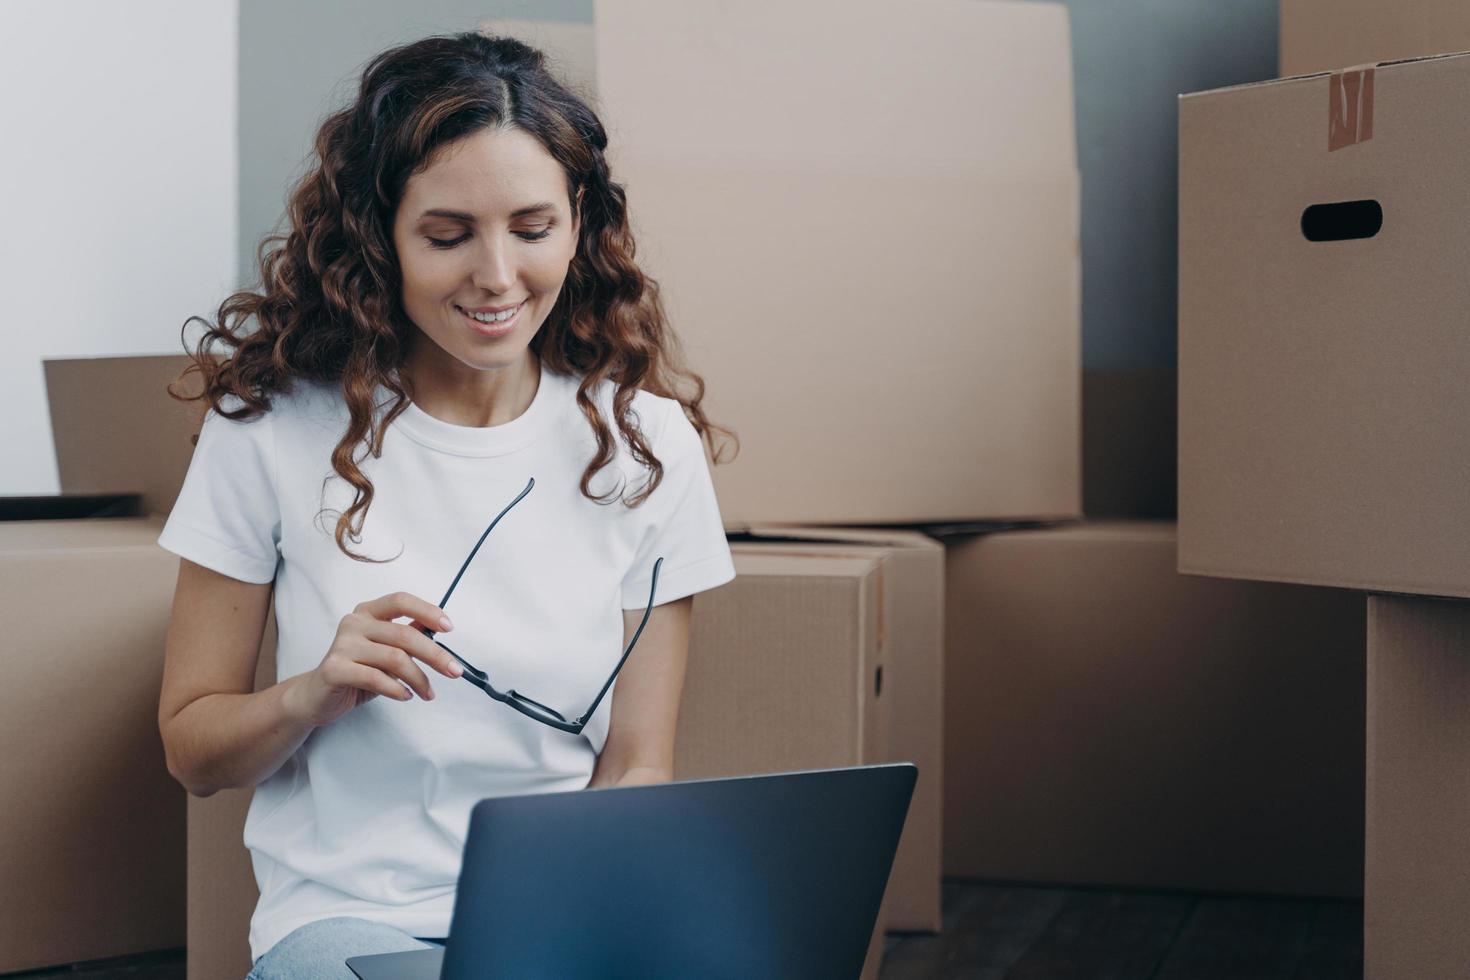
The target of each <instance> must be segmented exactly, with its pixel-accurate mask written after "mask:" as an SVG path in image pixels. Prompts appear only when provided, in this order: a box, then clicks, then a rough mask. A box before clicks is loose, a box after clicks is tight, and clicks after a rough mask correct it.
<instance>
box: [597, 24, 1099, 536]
mask: <svg viewBox="0 0 1470 980" xmlns="http://www.w3.org/2000/svg"><path fill="white" fill-rule="evenodd" d="M595 18H596V33H597V38H596V40H597V53H596V61H597V79H598V81H597V89H598V96H599V99H600V101H601V105H600V109H601V111H602V113H603V117H604V121H605V122H606V123H607V125H608V129H609V139H610V144H609V149H608V155H609V159H610V163H611V166H612V172H613V174H614V175H615V179H616V180H617V181H618V182H619V183H622V184H624V185H625V187H626V192H627V197H628V210H629V215H630V220H631V222H632V227H633V232H634V235H635V237H636V239H637V242H638V248H639V252H638V258H639V262H640V264H641V265H643V267H644V268H645V269H646V270H647V271H648V272H649V274H650V275H652V276H653V278H654V279H656V280H657V282H658V284H659V287H660V296H661V298H662V302H663V304H664V306H665V308H666V310H667V311H668V313H669V316H670V318H671V320H672V322H673V325H674V327H675V329H676V330H677V331H678V333H679V335H680V338H681V341H682V343H683V347H684V350H685V353H686V354H687V355H688V358H689V361H690V363H691V365H692V366H693V367H694V368H695V369H696V370H697V371H699V372H700V373H701V374H703V376H704V378H705V380H706V382H707V383H708V398H707V399H706V402H705V406H706V408H707V409H708V411H709V413H710V416H711V418H713V419H714V420H716V421H717V422H720V423H721V424H724V425H727V426H729V427H731V428H733V429H734V430H735V431H736V432H737V433H738V434H739V436H740V439H741V449H740V454H739V456H738V457H737V458H735V459H734V460H733V462H731V463H730V465H728V466H720V467H717V468H716V470H715V471H714V479H715V485H716V490H717V493H718V494H719V498H720V506H721V510H722V513H723V514H724V516H725V518H726V519H727V520H729V521H732V522H736V523H740V524H749V523H762V522H780V523H818V524H908V523H926V522H946V521H954V520H972V519H1011V518H1025V519H1031V518H1054V517H1063V518H1065V517H1075V516H1077V515H1079V514H1080V512H1081V511H1080V508H1081V499H1080V498H1081V481H1080V458H1081V454H1080V449H1079V430H1080V421H1079V420H1080V410H1079V393H1080V386H1081V378H1080V360H1081V357H1080V327H1079V322H1080V321H1079V294H1080V260H1079V246H1078V233H1079V178H1078V171H1077V154H1076V137H1075V128H1074V124H1073V111H1072V106H1073V95H1072V71H1071V59H1070V46H1069V34H1068V22H1067V13H1066V9H1065V8H1064V7H1062V6H1061V5H1060V4H1053V3H1029V2H1026V3H1015V2H979V0H921V2H917V3H907V4H903V5H901V6H895V5H893V4H891V3H888V2H885V0H861V2H847V0H844V2H841V3H837V2H831V0H828V2H822V3H815V4H812V3H807V4H789V3H783V2H780V0H760V2H755V3H742V4H738V5H731V4H720V3H716V2H714V0H696V2H692V3H691V2H687V0H599V2H598V3H596V4H595ZM834 32H836V33H834ZM839 34H840V40H837V36H838V35H839ZM957 96H959V98H960V99H961V101H960V102H959V103H957V102H956V97H957ZM957 104H960V105H963V107H964V109H963V111H961V112H956V111H955V106H956V105H957Z"/></svg>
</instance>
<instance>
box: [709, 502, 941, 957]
mask: <svg viewBox="0 0 1470 980" xmlns="http://www.w3.org/2000/svg"><path fill="white" fill-rule="evenodd" d="M732 540H733V541H740V542H743V541H747V540H748V541H752V542H755V543H758V544H760V545H761V546H762V549H761V551H762V553H763V554H783V555H808V556H813V557H821V556H834V555H836V556H857V557H866V558H871V559H875V560H879V561H881V562H882V563H883V574H882V591H883V595H882V599H881V601H882V609H881V613H882V614H881V616H880V617H879V646H880V648H881V651H880V659H881V670H882V674H881V677H875V679H874V683H875V685H876V686H878V687H880V688H881V693H882V694H883V696H884V697H886V698H887V699H888V704H887V707H886V714H887V729H888V735H887V756H886V759H887V760H888V761H891V762H912V763H914V764H915V765H916V766H917V767H918V770H919V777H918V781H917V783H916V785H915V787H914V795H913V799H912V801H911V802H910V804H909V810H908V818H907V820H906V822H905V823H904V828H903V837H902V839H901V840H900V841H899V845H898V853H897V855H896V856H895V857H894V861H893V872H892V874H891V876H890V877H889V882H888V894H887V896H886V899H887V904H886V906H885V910H884V919H885V922H886V925H887V928H888V930H889V931H890V932H924V933H937V932H939V931H940V930H941V929H942V927H943V909H942V900H941V891H940V880H941V878H942V876H943V869H942V866H941V841H942V839H943V832H942V799H943V786H944V774H943V768H944V765H943V762H944V548H943V546H941V545H940V544H939V543H938V542H937V541H935V540H934V539H933V538H930V537H928V536H927V535H924V534H920V533H919V532H917V531H911V530H904V529H897V528H841V527H794V526H777V525H756V526H753V527H749V528H745V529H744V530H743V531H741V532H739V533H737V534H735V535H734V536H733V537H732Z"/></svg>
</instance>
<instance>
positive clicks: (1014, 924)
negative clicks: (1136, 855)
mask: <svg viewBox="0 0 1470 980" xmlns="http://www.w3.org/2000/svg"><path fill="white" fill-rule="evenodd" d="M881 976H882V980H939V978H944V980H949V978H959V977H964V978H967V980H1001V978H1002V977H1004V978H1006V980H1074V978H1075V980H1133V978H1137V980H1327V978H1333V980H1338V978H1352V980H1360V978H1361V977H1362V976H1363V903H1362V902H1361V901H1334V900H1314V899H1273V898H1257V897H1217V896H1210V895H1191V894H1184V893H1168V892H1142V891H1106V890H1100V889H1076V888H1061V887H1057V888H1047V887H1037V886H1031V885H1002V884H980V883H961V882H951V881H947V882H945V884H944V932H943V933H942V934H940V935H938V936H903V937H896V936H893V935H890V936H889V937H888V942H887V945H886V947H885V949H884V955H883V969H882V974H881Z"/></svg>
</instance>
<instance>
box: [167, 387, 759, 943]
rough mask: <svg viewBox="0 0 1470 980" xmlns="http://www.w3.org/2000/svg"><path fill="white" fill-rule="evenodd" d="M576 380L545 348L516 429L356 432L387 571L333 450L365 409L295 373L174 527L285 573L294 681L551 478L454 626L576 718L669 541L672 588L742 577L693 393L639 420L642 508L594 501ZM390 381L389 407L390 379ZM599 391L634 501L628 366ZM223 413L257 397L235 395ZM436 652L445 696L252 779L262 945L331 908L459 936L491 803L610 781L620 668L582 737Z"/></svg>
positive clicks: (535, 693)
mask: <svg viewBox="0 0 1470 980" xmlns="http://www.w3.org/2000/svg"><path fill="white" fill-rule="evenodd" d="M579 380H580V379H579V378H576V377H571V376H558V375H555V374H552V373H551V372H550V370H549V369H548V368H547V367H546V366H545V364H544V362H543V364H542V368H541V380H540V384H539V387H538V388H537V391H536V394H535V397H534V399H533V401H532V403H531V405H530V407H529V408H528V409H527V410H526V411H525V412H524V413H523V414H522V415H520V416H519V417H518V418H516V419H513V420H512V421H510V422H507V423H505V424H504V425H497V426H490V427H486V428H477V427H472V426H461V425H454V424H451V423H448V422H445V421H442V420H440V419H437V418H435V417H433V416H431V415H429V414H427V413H425V412H424V411H423V410H422V409H420V408H419V407H418V406H416V405H413V404H412V403H410V404H409V406H408V408H407V410H406V411H405V412H404V413H403V414H402V415H400V416H399V417H398V418H397V419H396V420H395V421H394V422H393V424H392V425H391V426H390V427H389V429H388V431H387V433H385V436H384V441H383V454H382V456H381V457H379V458H373V456H372V455H371V453H369V452H368V451H367V449H366V446H365V445H363V444H359V446H358V447H356V448H355V449H354V458H358V457H361V458H360V459H359V462H358V465H359V467H360V468H361V469H362V471H363V473H364V475H365V476H366V477H367V478H368V479H369V480H370V481H371V482H372V484H373V487H374V490H375V495H374V497H373V500H372V503H371V505H370V506H369V508H368V511H367V516H366V520H365V522H364V524H363V528H362V537H361V540H360V541H358V542H353V541H352V540H350V539H348V540H347V545H348V547H349V548H351V550H353V551H354V552H356V553H358V554H365V555H368V556H370V557H372V558H377V559H393V560H392V561H388V562H386V563H382V564H369V563H365V562H360V561H355V560H353V559H351V558H349V557H347V556H346V555H344V554H343V553H342V552H341V550H339V549H338V547H337V543H336V541H335V540H334V537H333V532H334V529H335V524H336V518H337V512H338V511H341V512H345V511H346V509H347V508H348V507H349V506H350V505H351V502H352V499H353V491H352V488H351V487H350V486H348V485H347V483H346V482H345V481H344V480H342V479H341V478H340V477H338V476H337V475H336V474H335V472H334V471H333V470H332V468H331V463H330V456H331V451H332V449H333V447H334V446H335V445H336V443H337V441H338V440H339V439H340V438H341V436H342V434H343V433H345V432H346V426H347V420H348V416H347V408H346V403H345V401H344V400H343V397H342V395H341V392H340V390H338V388H337V386H336V385H334V384H322V383H317V382H310V381H304V380H298V381H297V382H296V383H295V385H294V387H293V389H292V390H291V391H290V392H288V393H285V394H280V395H276V396H274V398H273V400H272V408H271V410H270V411H269V412H267V413H266V414H265V415H264V416H260V417H257V418H255V419H253V420H250V421H242V422H234V421H231V420H229V419H227V418H225V417H223V416H221V415H219V414H217V413H216V412H214V411H213V410H210V411H209V412H207V413H206V417H205V421H204V424H203V428H202V430H201V432H200V435H199V441H198V445H197V446H196V447H195V450H194V457H193V460H192V462H191V463H190V465H189V470H188V474H187V476H186V477H185V480H184V484H183V487H182V489H181V490H180V493H179V497H178V501H177V503H176V504H175V505H174V509H173V511H172V513H171V514H170V515H169V518H168V521H167V523H166V525H165V526H164V529H163V532H162V534H161V535H160V536H159V539H158V543H159V545H161V546H162V547H164V548H166V549H168V550H169V551H171V552H174V553H175V554H178V555H181V556H183V557H185V558H188V559H189V560H191V561H194V562H197V563H198V564H200V565H204V566H206V567H209V568H212V569H214V570H215V571H218V572H221V573H223V574H225V575H229V576H231V577H233V578H237V579H241V580H243V581H247V582H257V583H263V582H270V581H272V579H274V582H275V585H274V597H275V611H276V622H277V626H278V635H279V639H278V645H277V654H276V657H277V678H278V679H285V678H288V677H292V676H295V675H297V674H301V673H304V672H306V671H309V670H312V669H314V668H315V667H316V666H317V665H318V664H320V663H321V661H322V658H323V657H324V656H325V655H326V653H327V650H328V649H329V648H330V646H331V644H332V640H333V638H334V637H335V635H336V632H337V626H338V624H339V622H340V621H341V619H342V617H343V616H344V615H346V614H347V613H349V612H351V611H352V609H353V607H354V606H356V605H357V604H358V603H360V602H362V601H364V600H367V599H372V598H376V597H378V596H381V595H384V594H386V593H389V592H395V591H399V590H402V591H405V592H410V593H413V594H414V595H417V596H419V597H421V598H423V599H425V600H427V601H428V602H430V603H433V604H436V605H437V604H439V603H440V600H441V599H443V597H444V593H445V591H446V590H447V589H448V588H449V586H450V583H451V582H452V581H453V579H454V576H455V574H456V573H457V572H458V571H459V568H460V565H461V564H462V563H463V562H464V560H465V558H466V557H467V556H468V555H469V554H470V551H471V550H472V549H473V548H474V546H475V543H476V542H477V541H478V540H479V539H480V536H481V535H482V534H483V533H484V531H485V528H486V527H487V526H488V525H489V524H490V522H491V521H492V520H493V519H494V518H495V515H496V514H498V513H500V511H501V510H502V509H503V508H504V507H505V506H506V505H507V504H509V503H510V502H511V501H512V500H514V499H515V498H516V495H517V494H519V493H520V492H521V490H523V489H524V488H525V486H526V483H527V480H528V478H532V477H534V478H535V481H536V483H535V487H534V488H533V489H532V490H531V491H530V493H528V494H527V495H526V496H525V497H524V498H523V499H522V500H521V501H520V502H519V503H518V504H516V505H515V507H513V508H512V509H511V510H510V512H509V513H507V514H506V515H505V517H504V518H503V519H502V520H501V521H500V523H499V524H497V525H496V527H495V529H494V530H493V531H491V532H490V534H489V536H488V537H486V538H485V542H484V544H483V545H482V546H481V547H480V550H479V551H478V552H477V553H476V555H475V558H474V560H473V561H472V562H471V563H470V565H469V567H468V568H467V569H466V570H465V573H464V576H463V578H461V579H460V581H459V583H458V584H457V585H456V586H455V588H454V592H453V594H452V595H451V596H450V598H449V600H448V601H447V602H446V603H444V609H445V612H446V613H448V615H449V617H450V618H451V619H452V620H453V622H454V629H453V630H451V631H450V632H448V633H441V634H440V635H439V639H440V640H441V641H442V642H444V643H446V644H447V645H448V646H450V647H451V648H452V649H453V650H454V651H455V652H456V653H458V654H459V655H460V656H462V657H463V658H464V659H466V660H467V661H469V662H470V663H471V664H473V665H475V666H476V667H478V668H480V669H481V670H483V671H485V672H486V673H487V674H488V675H489V677H490V682H491V683H492V684H493V685H495V687H496V688H498V689H499V690H502V691H504V690H506V689H508V688H514V689H515V690H517V691H519V692H520V693H521V694H523V695H525V696H527V697H529V698H533V699H535V700H536V701H539V702H541V703H543V704H546V705H549V706H551V707H553V708H555V709H557V710H558V711H560V712H561V713H562V714H563V715H564V716H566V717H567V718H571V719H574V718H577V717H579V716H580V715H581V714H582V713H583V712H585V711H586V710H587V708H588V706H589V705H590V704H591V703H592V699H593V698H594V697H596V695H597V692H598V690H599V689H600V688H601V686H602V685H603V684H604V683H605V682H606V681H607V676H608V674H609V673H611V671H612V668H613V666H614V665H615V664H616V663H617V661H618V658H619V657H620V656H621V655H622V639H623V610H625V609H635V610H640V611H641V610H642V609H644V608H645V607H646V605H647V603H648V592H649V585H650V580H651V574H652V570H653V565H654V561H655V560H656V559H657V558H659V557H662V558H663V559H664V563H663V566H662V568H661V569H660V572H659V580H658V594H657V595H656V597H655V599H654V602H655V604H662V603H665V602H669V601H672V600H674V599H678V598H682V597H684V596H687V595H691V594H693V593H696V592H701V591H703V590H705V589H710V588H713V587H715V586H718V585H722V584H724V583H725V582H728V581H730V580H731V579H733V578H734V577H735V569H734V564H733V562H732V560H731V556H730V549H729V545H728V544H727V543H726V540H725V535H724V530H723V526H722V523H721V520H720V514H719V509H718V505H717V503H716V500H715V494H714V487H713V484H712V482H711V479H710V473H709V466H708V463H707V461H706V458H705V455H704V448H703V445H702V443H701V442H700V440H699V436H698V433H697V432H696V431H695V429H694V426H693V425H692V424H691V423H690V422H689V420H688V418H687V417H686V416H685V415H684V412H683V410H682V409H681V407H680V405H679V403H678V402H677V401H675V400H673V399H670V398H663V397H660V396H657V395H652V394H650V393H648V392H646V391H641V390H640V391H638V392H636V393H635V395H634V399H633V410H634V412H635V413H636V416H637V419H638V425H639V428H640V429H641V430H642V431H643V433H644V435H645V438H646V439H648V441H649V442H650V444H651V445H652V447H653V450H654V455H655V456H657V457H658V458H659V460H660V461H661V462H662V463H663V465H664V479H663V482H662V484H661V485H660V486H659V487H658V488H657V489H656V490H655V491H654V493H653V494H652V495H651V496H650V497H649V498H648V499H647V500H646V501H645V502H644V503H643V504H642V505H640V506H638V507H635V508H629V507H628V506H627V505H626V504H624V503H622V501H621V500H620V499H616V498H615V499H614V500H613V502H612V503H610V504H606V505H604V504H598V503H596V502H594V501H592V500H590V499H588V498H587V497H586V496H585V495H583V493H582V491H581V489H580V481H581V478H582V473H583V470H584V469H585V467H586V465H587V463H588V462H589V461H590V460H591V459H592V457H593V455H594V453H595V451H596V441H595V437H594V435H593V432H592V428H591V426H590V424H589V423H588V422H587V420H586V418H585V416H583V414H582V412H581V411H580V409H579V408H578V407H577V405H576V402H575V394H576V390H577V384H578V381H579ZM379 395H380V397H379V398H378V400H377V404H378V405H379V406H380V408H379V416H378V417H379V418H381V417H382V415H383V414H386V407H385V406H386V404H387V403H388V402H389V401H390V399H391V397H392V396H391V393H389V392H388V391H387V389H384V388H380V389H379ZM594 402H595V404H597V406H598V408H599V411H600V412H601V413H602V417H603V419H604V420H605V421H607V423H608V425H609V426H610V427H611V431H612V434H613V437H614V442H615V445H616V447H617V451H618V452H617V456H616V457H615V459H614V462H613V463H612V464H611V465H610V466H608V467H606V468H605V469H603V470H601V471H599V472H598V474H597V476H596V477H595V478H594V480H593V483H592V488H591V489H592V490H593V492H594V493H595V494H601V493H602V492H603V491H605V490H608V489H610V488H613V489H615V488H617V487H619V486H620V485H621V486H623V487H624V489H625V490H626V491H627V492H628V493H629V494H630V495H631V494H632V493H634V492H636V491H637V490H638V489H640V488H641V487H642V486H643V481H644V479H645V477H646V474H647V472H648V471H647V468H646V467H644V466H643V465H642V464H640V463H637V462H636V461H635V460H633V459H632V457H631V455H630V454H629V453H628V450H627V447H626V445H625V443H624V442H623V440H622V439H621V437H620V435H619V434H618V432H617V428H616V425H615V424H614V423H613V421H612V384H611V382H608V383H605V384H604V385H603V386H602V388H601V389H600V390H599V391H598V392H597V397H596V398H595V399H594ZM225 407H226V408H227V409H229V410H233V409H235V408H237V407H239V402H238V401H237V400H236V399H234V398H233V396H231V397H230V398H227V399H226V404H225ZM323 507H325V508H326V511H325V512H324V513H322V514H321V516H320V517H319V518H318V512H319V511H321V510H322V508H323ZM395 556H396V557H395ZM397 621H398V622H403V623H406V622H408V619H407V618H402V617H400V618H399V619H398V620H397ZM638 652H639V651H638V648H637V647H635V648H634V650H633V653H632V655H631V657H630V658H629V664H630V665H631V664H632V663H633V661H634V660H636V658H637V657H638ZM416 662H418V661H416ZM419 663H420V666H421V669H423V671H424V673H425V675H426V676H427V677H428V678H429V683H430V686H431V687H433V689H434V694H435V697H434V699H433V700H430V701H424V700H420V699H419V698H417V697H415V698H414V699H413V700H411V701H394V700H392V699H389V698H386V697H381V696H380V697H377V698H374V699H373V700H372V701H369V702H368V703H366V704H364V705H361V706H360V707H358V708H355V709H353V710H352V711H349V712H348V713H347V714H345V715H343V716H342V717H341V718H339V719H337V720H336V721H334V722H332V723H331V724H328V725H325V726H323V727H321V728H318V729H316V730H314V731H313V732H312V733H311V735H310V736H309V737H308V738H307V739H306V741H305V742H304V743H303V744H302V745H301V747H300V748H299V749H298V750H297V751H296V752H295V753H294V754H293V755H292V756H291V757H290V758H289V759H288V760H287V761H286V762H285V763H284V764H283V765H282V766H281V768H280V769H278V770H277V771H276V772H275V773H273V774H272V775H271V776H270V777H269V778H267V779H266V780H265V781H264V782H262V783H261V784H260V785H259V786H258V787H256V790H255V795H254V798H253V800H252V801H251V804H250V811H249V814H248V816H247V818H246V821H245V833H244V840H245V844H246V846H247V847H249V848H250V852H251V859H252V862H253V864H254V869H255V879H256V883H257V884H258V885H259V887H260V901H259V903H258V904H257V906H256V908H255V914H254V915H253V917H252V918H251V922H250V951H251V957H252V959H254V958H258V957H260V956H261V955H262V954H263V953H265V952H266V950H268V949H270V948H271V947H272V946H273V945H275V943H276V942H278V941H279V940H280V939H282V938H283V937H284V936H286V934H288V933H289V932H291V931H292V930H294V929H296V928H297V927H298V926H302V925H305V924H306V923H308V922H312V921H315V920H317V919H322V918H327V917H330V916H339V915H350V916H357V917H360V918H364V919H369V920H371V921H375V922H383V923H387V924H389V925H393V926H396V927H397V928H399V929H402V930H404V931H405V932H407V933H408V934H409V935H413V936H444V935H447V933H448V931H449V923H450V918H451V915H452V912H453V904H454V890H455V882H456V879H457V878H458V875H459V868H460V860H461V857H462V852H463V848H464V841H465V836H466V834H467V832H468V828H469V812H470V809H471V808H472V807H473V806H474V804H475V803H476V802H478V801H479V800H480V799H483V798H485V797H489V796H504V795H514V794H523V793H541V792H559V791H566V790H580V789H583V788H585V787H586V785H587V783H588V781H589V780H590V779H591V776H592V770H593V766H594V764H595V762H596V756H597V753H599V752H600V751H601V750H602V747H603V744H604V742H605V741H606V739H607V731H608V717H609V714H610V711H611V708H612V703H613V695H614V692H615V691H616V684H614V687H613V688H612V689H610V690H609V691H608V693H607V694H606V695H605V697H604V698H603V701H602V702H601V704H599V705H598V708H597V712H596V714H595V715H594V716H593V717H592V718H591V719H590V721H589V722H588V724H587V727H586V728H585V729H584V731H583V733H582V734H581V735H571V734H568V733H566V732H562V731H559V730H557V729H554V728H551V727H549V726H547V725H543V724H540V723H539V722H535V721H532V720H531V719H529V718H527V717H525V716H524V715H522V714H520V713H519V712H517V711H515V710H514V709H512V708H510V707H509V706H507V705H505V704H501V703H499V702H497V701H494V700H492V699H491V698H490V697H488V696H487V695H486V694H485V693H484V692H482V691H481V690H479V689H478V688H476V687H474V686H473V685H471V684H470V683H469V682H468V681H465V680H463V679H452V678H449V677H446V676H444V675H443V674H440V673H439V672H437V671H436V670H434V669H433V668H431V667H428V666H427V665H423V664H422V663H421V662H419Z"/></svg>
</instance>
